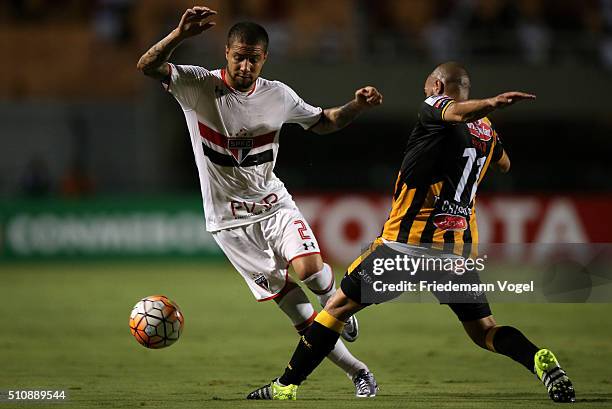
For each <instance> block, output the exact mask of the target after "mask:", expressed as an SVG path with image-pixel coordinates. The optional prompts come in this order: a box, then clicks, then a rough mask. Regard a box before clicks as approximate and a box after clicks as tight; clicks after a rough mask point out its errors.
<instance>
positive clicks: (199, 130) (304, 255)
mask: <svg viewBox="0 0 612 409" xmlns="http://www.w3.org/2000/svg"><path fill="white" fill-rule="evenodd" d="M215 14H216V12H215V11H214V10H211V9H209V8H207V7H200V6H196V7H193V8H190V9H188V10H186V11H185V13H184V14H183V16H182V18H181V20H180V23H179V25H178V27H177V28H176V29H175V30H173V31H172V32H171V33H170V34H169V35H168V36H166V37H165V38H164V39H162V40H161V41H160V42H159V43H157V44H155V45H154V46H153V47H151V49H149V51H147V52H146V53H145V54H144V55H143V56H142V57H141V59H140V61H139V62H138V68H139V69H140V70H141V71H142V72H143V73H144V74H145V75H148V76H150V77H153V78H155V79H158V80H161V81H162V83H163V84H164V85H165V87H166V88H167V90H168V91H169V92H170V93H171V94H172V95H173V96H174V97H175V99H176V100H177V101H178V103H179V104H180V106H181V108H182V109H183V112H184V115H185V119H186V121H187V127H188V129H189V134H190V138H191V140H190V142H191V146H192V148H193V153H194V157H195V161H196V165H197V168H198V173H199V178H200V185H201V190H202V199H203V204H204V213H205V218H206V228H207V230H208V231H210V232H211V233H212V236H213V238H214V239H215V241H216V242H217V244H218V245H219V246H220V247H221V249H222V250H223V252H224V253H225V255H226V256H227V258H228V259H229V260H230V262H231V263H232V265H233V266H234V267H235V268H236V270H237V271H238V272H239V273H240V274H241V275H242V277H243V278H244V280H245V281H246V283H247V285H248V286H249V289H250V290H251V292H252V293H253V295H254V296H255V298H256V299H257V300H258V301H265V300H271V299H274V300H275V301H276V303H277V305H278V306H279V307H280V309H281V310H282V311H283V312H284V313H285V314H286V315H287V316H288V317H289V319H290V320H291V321H292V323H293V324H294V326H295V328H296V330H297V331H298V332H299V333H303V332H304V331H306V329H307V328H308V327H309V326H310V325H311V324H312V322H313V320H314V318H315V316H316V312H315V310H314V308H313V306H312V305H311V303H310V302H309V301H308V298H307V297H306V294H304V292H303V291H302V289H301V288H300V286H298V285H297V284H296V283H295V282H294V281H293V280H292V279H291V278H290V277H289V276H288V275H287V270H288V267H289V265H292V266H293V268H294V270H295V272H296V275H297V276H298V278H299V279H300V280H301V281H302V282H303V283H304V284H305V285H306V286H307V287H308V288H309V289H310V290H311V291H312V292H313V293H314V294H315V295H316V296H317V298H318V299H319V302H320V303H321V305H322V306H324V305H325V303H326V302H327V301H328V300H329V298H330V297H331V296H332V294H333V293H334V292H335V291H336V286H335V280H334V275H333V272H332V270H331V268H330V266H329V265H327V264H325V263H324V262H323V260H322V258H321V255H320V251H319V245H318V243H317V240H316V238H315V236H314V234H313V233H312V231H311V229H310V227H309V225H308V223H307V222H306V220H305V219H304V217H303V216H302V214H301V212H300V211H299V209H298V208H297V206H296V205H295V203H294V201H293V199H292V198H291V195H290V194H289V193H288V192H287V189H286V188H285V186H284V185H283V183H282V182H281V181H280V180H279V179H278V178H277V177H276V175H275V174H274V172H273V169H274V164H275V162H276V156H277V154H278V147H279V134H280V130H281V127H282V125H283V124H284V123H297V124H300V125H301V126H302V127H303V128H305V129H310V130H311V131H313V132H315V133H319V134H327V133H331V132H333V131H336V130H339V129H341V128H344V127H345V126H347V125H348V124H349V123H351V122H352V121H353V120H354V119H355V118H356V117H357V116H358V115H359V114H361V113H362V112H364V111H366V110H368V109H370V108H373V107H375V106H377V105H380V104H381V103H382V95H381V94H380V93H379V92H378V91H377V90H376V88H374V87H371V86H366V87H363V88H360V89H358V90H357V91H356V92H355V95H354V99H352V100H351V101H349V102H348V103H347V104H345V105H343V106H340V107H336V108H328V109H322V108H320V107H314V106H312V105H309V104H307V103H306V102H304V100H302V99H301V98H300V97H299V96H298V95H297V94H296V93H295V92H294V91H293V90H292V89H291V88H290V87H288V86H287V85H285V84H283V83H282V82H279V81H270V80H267V79H264V78H261V77H260V76H259V75H260V73H261V70H262V67H263V65H264V63H265V61H266V58H267V55H268V35H267V33H266V31H265V29H264V28H263V27H261V26H260V25H258V24H255V23H251V22H243V23H237V24H235V25H234V26H233V27H232V28H231V29H230V31H229V34H228V37H227V44H226V52H225V56H226V60H227V65H226V67H225V68H222V69H216V70H208V69H206V68H203V67H199V66H193V65H174V64H171V63H169V62H168V60H169V58H170V55H171V53H172V51H173V50H174V49H175V48H176V47H177V46H178V45H179V44H180V43H181V42H182V41H183V40H185V39H187V38H189V37H193V36H196V35H199V34H201V33H202V32H203V31H206V30H208V29H210V28H211V27H213V26H214V25H215V23H214V21H211V20H210V18H211V17H212V16H214V15H215ZM357 335H358V332H357V321H356V319H355V318H354V317H347V329H346V330H345V331H343V334H342V336H343V338H344V339H345V340H347V341H354V340H355V339H356V337H357ZM334 344H335V346H334V347H333V348H332V349H331V350H330V352H329V354H328V357H329V359H330V360H331V361H332V362H334V363H335V364H336V365H337V366H339V367H340V368H341V369H342V370H343V371H344V372H345V373H346V374H347V375H348V377H349V378H350V379H352V381H353V383H354V385H355V390H356V395H357V396H360V395H361V394H363V393H364V390H365V391H366V392H368V391H369V390H371V389H372V388H374V387H375V386H376V381H375V380H374V377H373V375H372V373H371V372H370V371H369V369H368V367H367V366H366V365H365V364H364V363H363V362H361V361H360V360H358V359H357V358H355V357H354V356H353V355H352V354H351V353H350V352H349V351H348V349H347V348H346V346H345V345H344V344H343V343H342V341H340V340H337V342H335V343H334Z"/></svg>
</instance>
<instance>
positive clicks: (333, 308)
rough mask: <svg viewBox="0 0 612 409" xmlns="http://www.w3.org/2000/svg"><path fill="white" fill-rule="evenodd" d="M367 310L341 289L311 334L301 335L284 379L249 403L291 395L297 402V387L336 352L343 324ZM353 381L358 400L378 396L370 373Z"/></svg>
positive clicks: (254, 394)
mask: <svg viewBox="0 0 612 409" xmlns="http://www.w3.org/2000/svg"><path fill="white" fill-rule="evenodd" d="M364 307H365V306H363V305H361V304H359V303H357V302H355V301H353V300H351V299H349V298H348V297H347V296H346V295H345V294H344V292H343V291H342V289H338V290H337V291H336V293H335V294H334V295H333V296H332V298H331V299H330V300H329V301H328V302H327V305H326V307H325V309H324V310H323V311H322V312H321V313H320V314H319V315H318V316H317V318H315V322H313V324H312V325H311V326H310V327H309V328H308V331H306V333H305V334H304V335H302V338H301V339H300V342H299V344H298V347H297V349H296V351H295V352H294V354H293V356H292V357H291V361H290V362H289V365H288V366H287V368H286V369H285V373H284V374H283V376H281V377H280V378H278V379H276V380H274V381H273V382H271V383H270V384H268V385H265V386H263V387H261V388H259V389H256V390H255V391H253V392H251V393H250V394H249V395H248V396H247V399H287V397H286V396H288V395H290V396H291V397H290V398H291V399H295V396H296V391H297V385H299V384H300V383H301V382H302V381H303V380H304V379H306V377H307V376H308V375H309V374H310V373H311V372H312V371H313V370H314V369H315V368H316V367H317V366H318V365H319V364H320V363H321V361H322V360H323V358H325V357H326V356H327V355H328V354H329V353H330V351H332V350H333V349H334V345H336V343H337V341H338V338H339V336H340V333H341V332H342V327H343V326H344V320H345V319H346V318H347V317H350V316H352V315H353V314H355V313H356V312H357V311H359V310H361V309H363V308H364ZM332 314H335V315H336V316H334V315H332ZM353 381H354V382H355V387H356V396H357V397H374V396H376V392H377V390H378V385H377V384H376V380H375V379H374V377H373V375H372V374H371V373H370V372H369V371H360V373H359V374H358V376H357V377H356V378H353ZM287 391H288V392H287Z"/></svg>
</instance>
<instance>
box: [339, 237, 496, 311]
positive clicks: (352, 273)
mask: <svg viewBox="0 0 612 409" xmlns="http://www.w3.org/2000/svg"><path fill="white" fill-rule="evenodd" d="M408 247H410V246H408ZM404 254H405V253H404V252H399V251H398V250H397V249H394V248H391V247H389V246H388V245H386V244H384V243H382V242H380V241H376V242H374V243H373V244H372V245H371V246H370V248H369V249H368V250H367V251H365V252H364V253H363V254H362V255H361V256H359V257H358V258H357V259H356V260H355V261H354V262H353V264H351V266H350V267H349V269H348V270H347V272H346V274H345V276H344V278H343V279H342V282H341V283H340V288H342V291H343V292H344V294H346V296H347V297H349V298H350V299H351V300H353V301H355V302H358V303H360V304H362V305H371V304H380V303H383V302H386V301H390V300H392V299H394V298H397V297H399V296H400V295H402V293H401V292H397V291H388V292H385V291H374V289H373V283H374V282H375V281H376V280H378V279H379V278H380V277H381V276H378V275H376V274H375V273H374V271H375V270H374V260H375V259H383V260H384V259H394V258H395V257H396V256H398V255H399V256H403V255H404ZM442 255H443V253H441V252H436V251H434V250H432V249H423V248H420V247H416V246H415V247H414V253H413V254H412V256H413V257H425V256H428V257H441V256H442ZM384 274H385V282H387V283H400V282H404V283H405V282H408V281H413V282H415V283H418V282H419V281H420V280H422V279H426V280H427V281H428V282H430V281H432V280H436V281H440V282H447V281H448V280H454V279H456V278H457V274H454V273H452V272H450V273H449V272H448V271H426V272H424V271H416V272H414V273H413V274H409V273H408V272H406V271H393V272H385V273H384ZM460 277H461V281H462V282H468V283H472V284H473V283H480V278H479V276H478V274H477V273H476V272H473V273H469V274H463V275H461V276H460ZM430 292H431V293H432V294H433V295H434V296H435V297H436V298H437V299H438V301H439V302H440V304H446V305H448V306H449V307H450V308H451V310H452V311H453V312H454V313H455V315H457V318H458V319H459V321H461V322H465V321H474V320H478V319H480V318H484V317H487V316H489V315H491V308H490V307H489V303H488V301H487V297H486V294H485V293H484V292H470V291H465V292H453V293H452V294H451V293H449V292H445V291H430Z"/></svg>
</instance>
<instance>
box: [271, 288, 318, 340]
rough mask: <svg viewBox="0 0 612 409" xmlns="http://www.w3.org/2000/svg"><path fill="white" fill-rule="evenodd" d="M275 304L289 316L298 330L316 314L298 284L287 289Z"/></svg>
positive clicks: (307, 324) (306, 324)
mask: <svg viewBox="0 0 612 409" xmlns="http://www.w3.org/2000/svg"><path fill="white" fill-rule="evenodd" d="M277 305H278V308H280V309H281V310H282V311H283V312H284V313H285V314H286V315H287V317H289V319H290V320H291V322H292V323H293V326H294V327H295V329H296V330H298V331H301V330H302V329H304V328H308V327H309V326H310V324H312V321H314V319H315V317H316V316H317V314H316V313H315V310H314V308H313V307H312V304H311V303H310V300H308V297H307V296H306V294H305V293H304V291H303V290H302V289H301V288H300V287H299V286H298V285H296V287H295V288H294V289H292V290H289V292H288V293H287V294H285V295H284V296H283V297H282V298H281V299H280V300H279V301H278V302H277Z"/></svg>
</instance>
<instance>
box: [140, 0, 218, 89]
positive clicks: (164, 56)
mask: <svg viewBox="0 0 612 409" xmlns="http://www.w3.org/2000/svg"><path fill="white" fill-rule="evenodd" d="M215 14H217V12H216V11H214V10H211V9H209V8H208V7H201V6H195V7H193V8H190V9H187V10H186V11H185V13H183V16H182V17H181V21H180V22H179V25H178V26H177V27H176V28H175V29H174V30H172V31H171V32H170V34H168V35H167V36H166V37H164V38H163V39H162V40H161V41H160V42H158V43H157V44H155V45H154V46H153V47H151V48H150V49H149V50H148V51H147V52H146V53H144V54H143V55H142V57H140V60H139V61H138V64H137V65H136V68H138V69H139V70H140V71H142V72H143V74H145V75H147V76H149V77H153V78H155V79H158V80H161V79H164V78H167V77H168V76H169V75H170V68H169V67H168V64H167V62H168V60H169V59H170V55H171V54H172V51H174V49H175V48H176V47H177V46H178V45H179V44H180V43H181V42H182V41H183V40H185V39H186V38H189V37H193V36H196V35H198V34H200V33H202V32H203V31H205V30H208V29H209V28H211V27H213V26H214V25H215V22H214V21H205V20H206V19H207V18H208V17H210V16H212V15H215Z"/></svg>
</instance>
